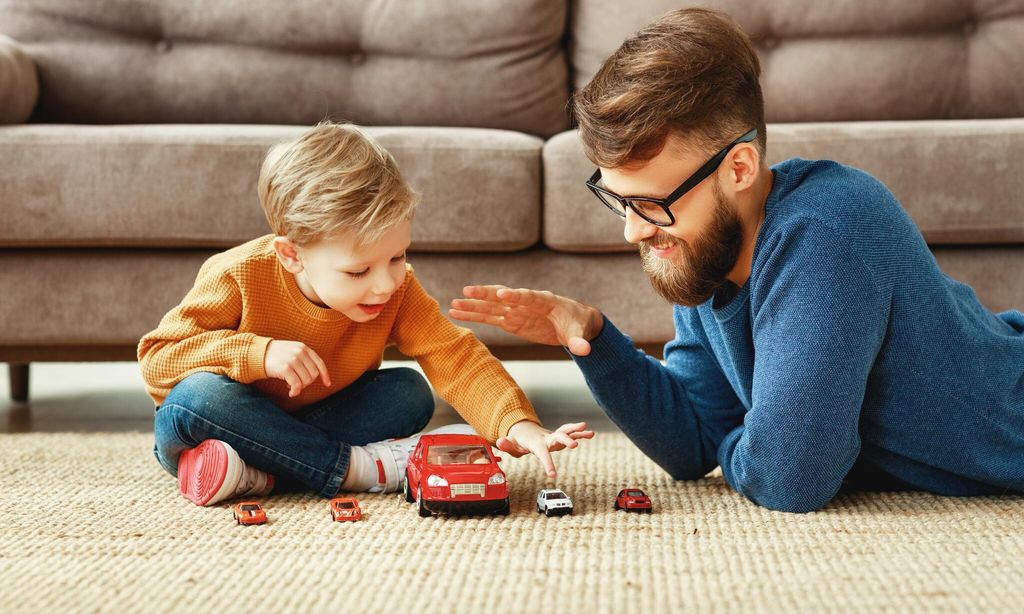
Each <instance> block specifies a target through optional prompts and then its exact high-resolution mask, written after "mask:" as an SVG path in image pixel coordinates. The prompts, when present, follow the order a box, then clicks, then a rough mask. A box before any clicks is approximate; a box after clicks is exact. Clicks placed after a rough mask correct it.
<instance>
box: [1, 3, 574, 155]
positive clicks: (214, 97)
mask: <svg viewBox="0 0 1024 614" xmlns="http://www.w3.org/2000/svg"><path fill="white" fill-rule="evenodd" d="M566 12H567V9H566V2H565V0H518V1H517V2H504V1H502V0H430V1H427V2H364V1H363V0H303V1H302V2H281V1H279V0H217V1H215V2H194V1H192V0H133V1H131V2H129V1H127V0H0V33H3V34H7V35H9V36H11V37H12V38H14V39H16V40H18V41H20V42H21V43H23V44H24V45H25V47H26V49H27V50H28V51H29V53H30V54H31V55H32V57H33V59H34V60H35V61H36V63H37V64H38V66H39V74H40V78H41V81H42V93H41V97H40V102H39V107H38V112H37V114H36V116H35V117H36V119H37V120H39V121H47V122H65V123H163V122H180V123H275V124H311V123H315V122H316V121H318V120H320V119H322V118H324V117H334V118H337V119H347V120H350V121H355V122H357V123H360V124H377V125H424V126H475V127H486V128H504V129H509V130H520V131H523V132H528V133H531V134H537V135H545V136H546V135H550V134H553V133H555V132H558V131H560V130H564V129H565V128H566V127H567V118H566V114H565V97H566V94H567V92H568V74H567V66H566V61H565V55H564V52H563V48H562V44H561V41H562V36H563V34H564V30H565V20H566Z"/></svg>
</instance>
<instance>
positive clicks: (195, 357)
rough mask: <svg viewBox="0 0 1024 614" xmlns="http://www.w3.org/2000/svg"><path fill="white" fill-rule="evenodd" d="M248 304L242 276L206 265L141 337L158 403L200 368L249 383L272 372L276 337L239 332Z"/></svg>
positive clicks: (143, 363) (142, 358) (149, 386)
mask: <svg viewBox="0 0 1024 614" xmlns="http://www.w3.org/2000/svg"><path fill="white" fill-rule="evenodd" d="M242 309H243V300H242V293H241V290H240V289H239V286H238V283H237V282H236V280H235V279H234V278H233V277H232V276H231V275H230V274H228V273H226V272H211V271H210V270H209V267H207V266H204V268H203V269H202V270H200V273H199V276H198V278H197V279H196V284H195V286H194V287H193V288H192V289H191V290H190V291H189V292H188V294H187V295H185V298H184V299H182V301H181V303H180V304H179V305H178V306H177V307H175V308H174V309H172V310H171V311H170V312H168V313H167V315H165V316H164V317H163V319H162V320H161V321H160V324H159V326H157V328H156V330H154V331H152V332H150V333H148V334H146V335H145V336H144V337H143V338H142V340H141V341H139V347H138V357H139V365H140V367H141V369H142V377H143V379H144V380H145V383H146V391H147V392H148V393H149V394H150V396H152V397H153V400H154V401H155V402H156V403H158V404H159V403H161V402H162V401H163V399H164V398H166V397H167V395H168V393H170V391H171V389H172V388H173V387H174V386H175V384H177V383H178V382H180V381H181V380H183V379H185V378H186V377H188V376H189V375H192V374H193V373H196V372H199V371H209V372H211V373H217V374H220V375H226V376H228V377H230V378H231V379H233V380H236V381H239V382H242V383H246V384H248V383H252V382H254V381H256V380H259V379H264V378H265V377H266V371H265V370H264V367H263V357H264V355H265V354H266V351H267V345H268V344H269V343H270V341H271V339H269V338H267V337H260V336H258V335H255V334H252V333H240V332H238V326H239V322H240V320H241V314H242Z"/></svg>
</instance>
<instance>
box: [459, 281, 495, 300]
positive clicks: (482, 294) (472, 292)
mask: <svg viewBox="0 0 1024 614" xmlns="http://www.w3.org/2000/svg"><path fill="white" fill-rule="evenodd" d="M505 289H506V286H502V285H497V284H494V285H488V286H465V287H464V288H462V296H465V297H466V298H475V299H479V300H484V301H496V300H498V290H505Z"/></svg>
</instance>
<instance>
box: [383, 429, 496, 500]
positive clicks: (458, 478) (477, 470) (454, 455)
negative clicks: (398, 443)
mask: <svg viewBox="0 0 1024 614" xmlns="http://www.w3.org/2000/svg"><path fill="white" fill-rule="evenodd" d="M500 460H501V459H499V458H498V457H496V456H495V455H494V453H493V452H491V446H490V445H489V444H488V443H487V441H486V440H484V439H483V438H482V437H478V436H477V435H453V434H448V435H423V436H422V437H420V441H419V443H418V444H416V449H415V450H413V452H412V455H411V456H409V464H408V465H406V468H405V482H404V484H403V491H404V493H405V500H406V501H407V502H409V503H417V502H418V503H419V514H420V516H422V517H424V518H426V517H427V516H430V515H431V514H432V513H433V512H448V513H455V514H458V513H497V514H508V512H509V498H508V484H507V483H506V482H505V473H504V472H503V471H502V470H501V469H500V468H499V467H498V462H499V461H500Z"/></svg>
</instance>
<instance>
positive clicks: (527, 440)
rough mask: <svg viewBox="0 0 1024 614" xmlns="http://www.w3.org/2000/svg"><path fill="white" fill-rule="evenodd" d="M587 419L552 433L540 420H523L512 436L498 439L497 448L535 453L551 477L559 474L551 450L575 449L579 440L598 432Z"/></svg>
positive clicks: (517, 424)
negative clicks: (590, 425) (591, 428)
mask: <svg viewBox="0 0 1024 614" xmlns="http://www.w3.org/2000/svg"><path fill="white" fill-rule="evenodd" d="M586 428H587V423H586V422H575V423H572V424H563V425H562V426H560V427H558V429H557V430H555V431H554V432H551V431H549V430H547V429H546V428H544V427H542V426H541V425H539V424H537V423H536V422H530V421H529V420H522V421H520V422H516V423H515V424H513V425H512V428H510V429H509V430H508V435H507V436H505V437H502V438H501V439H499V440H498V441H497V442H495V444H494V445H495V447H496V448H498V449H499V450H501V451H502V452H508V453H509V454H511V455H512V456H515V457H517V458H518V457H520V456H522V455H524V454H530V453H532V454H534V455H535V456H536V457H537V458H539V459H540V462H541V463H542V464H543V465H544V471H546V472H547V474H548V477H549V478H553V477H555V463H554V462H552V460H551V453H552V452H555V451H557V450H561V449H562V448H575V447H576V446H578V445H580V444H579V442H578V441H576V440H577V439H593V438H594V431H588V430H586Z"/></svg>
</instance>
